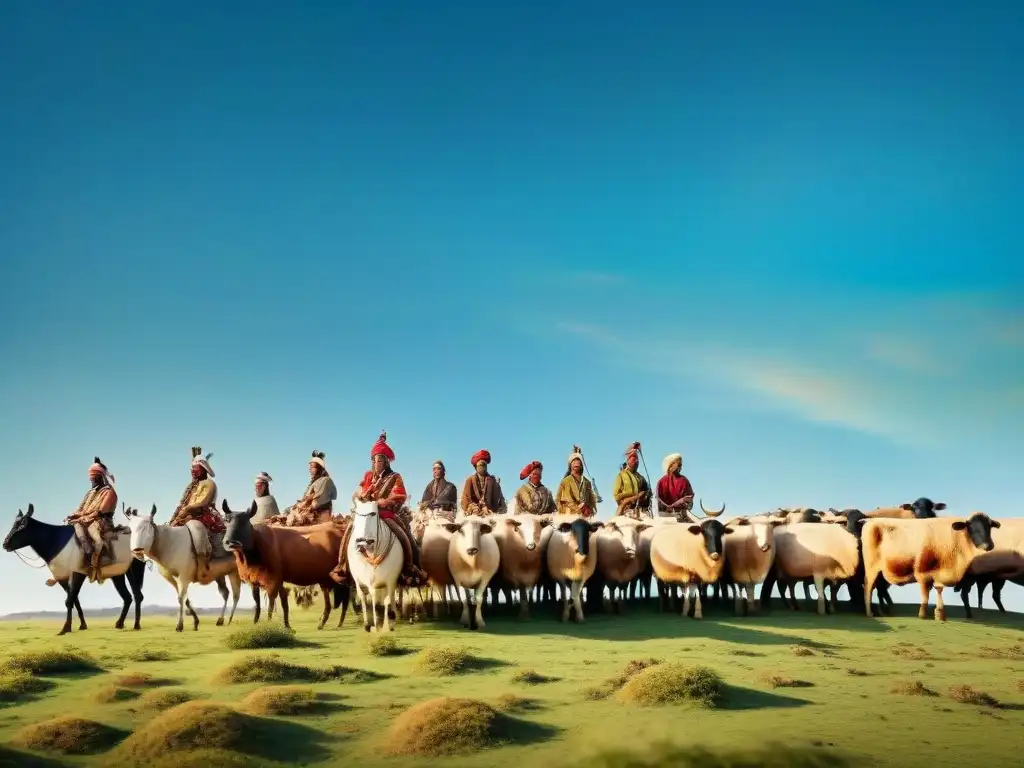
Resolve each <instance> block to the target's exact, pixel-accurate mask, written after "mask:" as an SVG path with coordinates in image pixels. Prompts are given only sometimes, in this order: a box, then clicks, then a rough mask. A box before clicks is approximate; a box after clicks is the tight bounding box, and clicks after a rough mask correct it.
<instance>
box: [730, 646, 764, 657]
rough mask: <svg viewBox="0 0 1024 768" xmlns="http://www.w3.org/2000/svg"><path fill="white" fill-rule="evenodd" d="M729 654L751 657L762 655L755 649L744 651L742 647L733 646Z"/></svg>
mask: <svg viewBox="0 0 1024 768" xmlns="http://www.w3.org/2000/svg"><path fill="white" fill-rule="evenodd" d="M729 655H730V656H751V657H753V656H764V654H763V653H758V652H757V651H745V650H743V649H742V648H735V649H733V650H731V651H729Z"/></svg>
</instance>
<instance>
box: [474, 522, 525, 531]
mask: <svg viewBox="0 0 1024 768" xmlns="http://www.w3.org/2000/svg"><path fill="white" fill-rule="evenodd" d="M518 527H519V526H518V525H517V526H516V528H518ZM493 530H494V527H493V526H491V525H490V524H488V523H484V524H483V525H481V526H480V533H490V532H491V531H493Z"/></svg>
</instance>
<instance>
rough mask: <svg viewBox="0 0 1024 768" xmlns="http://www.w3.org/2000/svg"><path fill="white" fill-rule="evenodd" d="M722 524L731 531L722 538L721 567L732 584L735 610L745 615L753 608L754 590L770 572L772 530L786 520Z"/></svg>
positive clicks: (765, 518) (742, 519)
mask: <svg viewBox="0 0 1024 768" xmlns="http://www.w3.org/2000/svg"><path fill="white" fill-rule="evenodd" d="M725 525H726V526H727V527H728V528H731V529H732V531H733V532H732V533H731V534H729V535H728V536H726V537H725V565H726V570H727V571H728V573H729V578H730V579H731V581H732V583H733V584H734V585H735V586H734V588H735V595H734V597H735V611H736V613H743V614H747V613H749V611H750V606H751V605H753V606H754V608H755V610H756V608H757V600H756V599H755V597H754V587H755V586H756V585H757V584H761V583H763V582H764V579H765V577H766V576H767V575H768V573H769V572H770V571H771V568H772V564H773V563H774V562H775V536H774V530H775V527H776V526H779V525H786V518H780V517H769V516H768V515H757V516H755V517H737V518H734V519H732V520H730V521H728V522H727V523H726V524H725ZM744 592H745V593H746V600H744V599H743V597H744Z"/></svg>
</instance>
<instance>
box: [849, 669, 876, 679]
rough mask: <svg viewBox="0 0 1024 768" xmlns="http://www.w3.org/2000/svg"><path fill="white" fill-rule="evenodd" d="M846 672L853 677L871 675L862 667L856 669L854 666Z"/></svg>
mask: <svg viewBox="0 0 1024 768" xmlns="http://www.w3.org/2000/svg"><path fill="white" fill-rule="evenodd" d="M846 674H848V675H851V676H853V677H868V676H870V675H871V673H870V672H865V671H864V670H862V669H854V668H853V667H850V668H849V669H847V670H846Z"/></svg>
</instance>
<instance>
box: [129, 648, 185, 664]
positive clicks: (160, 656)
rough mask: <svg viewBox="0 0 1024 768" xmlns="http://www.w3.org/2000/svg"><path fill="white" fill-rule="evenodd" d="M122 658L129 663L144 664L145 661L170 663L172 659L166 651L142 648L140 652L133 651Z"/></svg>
mask: <svg viewBox="0 0 1024 768" xmlns="http://www.w3.org/2000/svg"><path fill="white" fill-rule="evenodd" d="M124 658H126V659H128V660H129V661H137V662H145V661H170V660H171V659H172V658H173V657H172V656H171V654H169V653H168V652H167V651H159V650H155V649H154V650H150V649H149V648H143V649H142V650H141V651H135V652H133V653H129V654H128V655H127V656H125V657H124Z"/></svg>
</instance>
